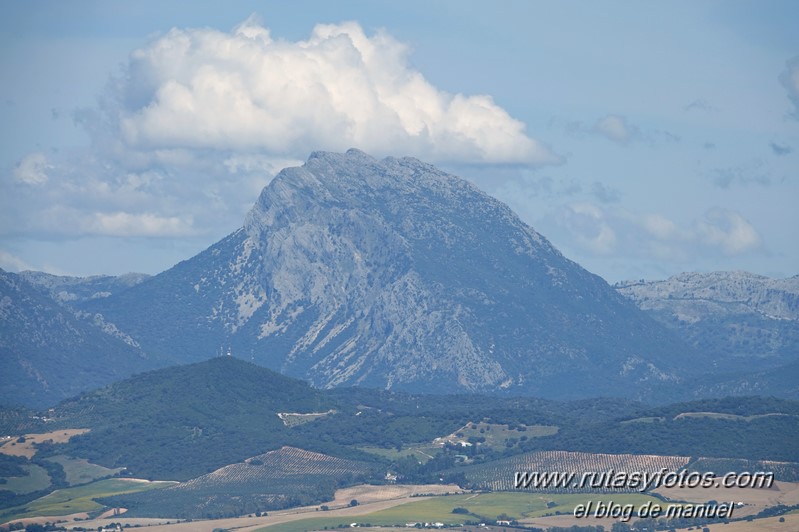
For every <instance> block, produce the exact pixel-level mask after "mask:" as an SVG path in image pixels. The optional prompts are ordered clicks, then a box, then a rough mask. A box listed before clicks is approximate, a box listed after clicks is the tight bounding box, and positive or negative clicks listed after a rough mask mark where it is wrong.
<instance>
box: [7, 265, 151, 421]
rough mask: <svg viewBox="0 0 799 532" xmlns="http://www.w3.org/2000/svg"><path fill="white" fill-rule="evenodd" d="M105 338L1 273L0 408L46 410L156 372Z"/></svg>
mask: <svg viewBox="0 0 799 532" xmlns="http://www.w3.org/2000/svg"><path fill="white" fill-rule="evenodd" d="M98 324H100V323H98ZM101 325H103V326H105V324H101ZM108 332H109V331H104V330H103V329H102V328H101V327H97V326H96V325H95V324H94V323H89V322H86V321H84V320H80V319H78V318H76V317H75V316H74V315H73V314H72V312H71V311H70V310H69V309H67V308H65V307H63V306H61V305H59V304H58V303H57V302H56V301H54V300H53V299H51V298H50V297H49V296H47V295H43V294H42V293H40V292H39V291H38V290H37V289H35V288H34V287H33V286H31V285H30V284H29V283H27V282H26V281H25V280H24V279H23V278H22V277H20V276H19V275H17V274H14V273H10V272H6V271H3V270H0V403H2V404H7V405H23V404H24V405H27V406H35V407H44V406H50V405H52V404H55V403H56V402H58V401H60V400H62V399H65V398H67V397H71V396H73V395H75V394H77V393H79V392H81V391H83V390H87V389H90V388H95V387H98V386H102V385H104V384H107V383H108V382H110V381H113V380H118V379H121V378H124V377H126V376H128V375H131V374H132V373H135V372H137V371H142V370H143V369H145V368H151V367H153V366H154V361H153V360H152V359H148V358H147V357H146V356H145V355H144V354H143V353H142V352H141V351H140V350H139V349H138V348H137V347H136V346H135V344H134V345H130V344H129V343H126V342H125V341H123V340H122V339H120V338H118V337H116V336H113V335H112V334H108ZM110 332H113V331H110Z"/></svg>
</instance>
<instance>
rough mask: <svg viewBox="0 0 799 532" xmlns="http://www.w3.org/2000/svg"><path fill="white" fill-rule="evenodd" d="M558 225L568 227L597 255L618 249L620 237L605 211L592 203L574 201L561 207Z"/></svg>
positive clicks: (581, 244)
mask: <svg viewBox="0 0 799 532" xmlns="http://www.w3.org/2000/svg"><path fill="white" fill-rule="evenodd" d="M556 221H557V223H558V225H560V226H561V227H563V228H564V229H566V230H567V231H568V232H569V233H570V234H571V235H572V237H574V238H575V239H576V240H577V243H578V244H579V245H580V246H581V247H583V248H586V249H588V250H590V251H591V252H593V253H595V254H597V255H611V254H613V253H614V252H615V251H616V246H617V244H618V237H617V236H616V232H615V231H614V230H613V228H612V227H611V226H610V224H609V223H608V222H607V220H606V217H605V213H604V211H603V210H602V209H601V208H599V207H597V206H596V205H593V204H591V203H572V204H569V205H566V206H564V207H563V208H561V209H559V210H558V211H557V214H556Z"/></svg>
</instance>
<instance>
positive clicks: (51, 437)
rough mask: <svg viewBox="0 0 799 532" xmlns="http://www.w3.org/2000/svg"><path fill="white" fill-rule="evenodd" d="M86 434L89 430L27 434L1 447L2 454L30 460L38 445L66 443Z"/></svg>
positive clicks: (64, 430) (63, 430)
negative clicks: (74, 437)
mask: <svg viewBox="0 0 799 532" xmlns="http://www.w3.org/2000/svg"><path fill="white" fill-rule="evenodd" d="M86 432H89V429H62V430H54V431H52V432H46V433H44V434H25V435H24V436H21V437H18V438H12V439H11V440H9V441H7V442H6V443H4V444H3V445H2V446H0V453H3V454H7V455H10V456H24V457H25V458H28V459H30V458H33V455H35V454H36V444H37V443H44V442H48V443H66V442H68V441H69V440H70V438H72V437H73V436H77V435H79V434H84V433H86Z"/></svg>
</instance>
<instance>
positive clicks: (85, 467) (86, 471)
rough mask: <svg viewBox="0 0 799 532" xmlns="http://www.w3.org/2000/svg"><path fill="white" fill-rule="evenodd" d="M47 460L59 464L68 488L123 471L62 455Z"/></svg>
mask: <svg viewBox="0 0 799 532" xmlns="http://www.w3.org/2000/svg"><path fill="white" fill-rule="evenodd" d="M47 460H49V461H51V462H56V463H58V464H61V467H63V468H64V473H65V474H66V477H67V483H68V484H69V485H70V486H77V485H79V484H86V483H89V482H92V481H94V480H97V479H98V478H103V477H110V476H113V475H115V474H116V473H118V472H119V471H122V469H123V468H121V467H119V468H116V469H109V468H107V467H103V466H99V465H95V464H90V463H89V461H88V460H85V459H83V458H71V457H69V456H64V455H59V456H54V457H52V458H48V459H47Z"/></svg>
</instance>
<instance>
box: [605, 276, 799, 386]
mask: <svg viewBox="0 0 799 532" xmlns="http://www.w3.org/2000/svg"><path fill="white" fill-rule="evenodd" d="M615 288H616V289H617V290H618V291H619V292H620V293H621V294H623V295H624V296H626V297H629V298H630V299H631V300H633V301H635V302H636V304H637V305H638V306H639V307H640V308H641V309H643V310H645V311H647V312H649V313H650V315H651V316H652V317H653V318H655V319H656V320H658V321H660V322H661V323H663V324H664V325H666V326H667V327H670V328H673V329H676V330H679V331H680V334H682V335H683V336H684V337H685V338H686V339H687V340H688V341H689V342H691V343H692V344H693V345H694V346H696V347H697V348H698V349H700V350H701V351H703V352H705V353H707V355H708V356H710V357H712V359H713V361H714V362H715V363H716V364H717V365H723V364H729V362H730V361H735V362H738V363H741V362H746V363H747V364H749V370H750V371H751V370H752V369H753V368H755V369H769V368H773V367H775V366H777V365H780V364H790V363H796V362H799V276H794V277H791V278H788V279H770V278H768V277H763V276H760V275H754V274H751V273H747V272H712V273H682V274H679V275H675V276H673V277H670V278H669V279H666V280H664V281H651V282H643V281H631V282H624V283H618V284H616V285H615Z"/></svg>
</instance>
